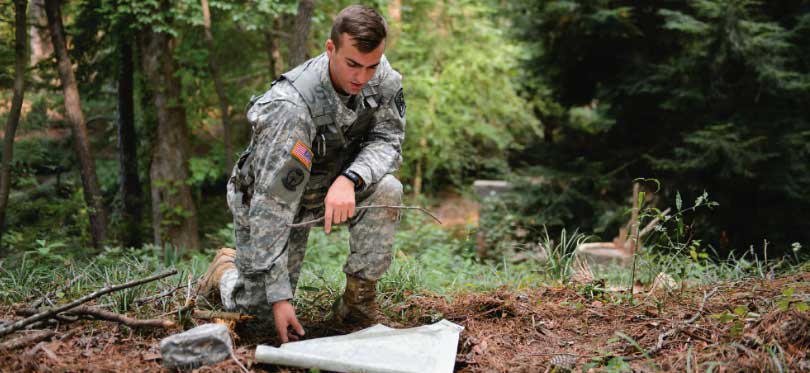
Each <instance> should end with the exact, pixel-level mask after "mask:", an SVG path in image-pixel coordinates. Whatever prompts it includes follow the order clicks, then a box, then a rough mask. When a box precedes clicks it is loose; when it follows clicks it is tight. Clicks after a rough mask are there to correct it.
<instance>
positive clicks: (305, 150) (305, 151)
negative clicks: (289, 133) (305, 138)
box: [290, 140, 313, 170]
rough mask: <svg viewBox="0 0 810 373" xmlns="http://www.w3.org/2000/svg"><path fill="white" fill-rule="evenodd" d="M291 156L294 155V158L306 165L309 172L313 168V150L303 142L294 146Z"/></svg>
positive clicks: (297, 142) (299, 141) (298, 142)
mask: <svg viewBox="0 0 810 373" xmlns="http://www.w3.org/2000/svg"><path fill="white" fill-rule="evenodd" d="M290 154H292V156H293V157H295V159H297V160H298V161H299V162H301V163H302V164H303V165H304V167H306V168H307V170H309V169H310V168H312V156H313V155H312V150H310V149H309V147H307V146H306V145H304V143H303V142H301V140H298V141H296V142H295V146H293V148H292V150H291V151H290Z"/></svg>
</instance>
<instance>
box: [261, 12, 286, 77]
mask: <svg viewBox="0 0 810 373" xmlns="http://www.w3.org/2000/svg"><path fill="white" fill-rule="evenodd" d="M271 27H273V29H272V30H270V29H265V30H264V45H265V49H266V50H267V62H268V67H269V71H270V79H276V78H278V77H279V76H281V74H283V73H284V60H283V59H282V58H281V42H280V41H279V37H278V35H279V31H281V17H280V16H276V17H273V22H272V26H271Z"/></svg>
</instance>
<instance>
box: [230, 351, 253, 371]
mask: <svg viewBox="0 0 810 373" xmlns="http://www.w3.org/2000/svg"><path fill="white" fill-rule="evenodd" d="M231 359H233V361H234V362H235V363H236V365H238V366H239V368H241V369H242V371H243V372H245V373H249V371H248V370H247V368H245V366H244V365H242V363H240V362H239V359H237V358H236V354H235V353H233V349H231Z"/></svg>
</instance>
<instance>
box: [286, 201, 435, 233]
mask: <svg viewBox="0 0 810 373" xmlns="http://www.w3.org/2000/svg"><path fill="white" fill-rule="evenodd" d="M382 208H386V209H398V210H419V211H422V212H424V213H425V214H428V216H430V217H431V218H433V220H435V221H436V222H438V223H439V224H442V221H441V220H439V218H437V217H436V215H433V213H431V212H430V211H428V210H426V209H425V208H423V207H419V206H388V205H368V206H360V207H357V208H356V209H355V210H366V209H382ZM323 219H324V218H323V216H321V217H320V218H317V219H315V220H309V221H304V222H300V223H293V224H287V227H288V228H308V227H314V226H316V225H318V224H319V223H321V222H323Z"/></svg>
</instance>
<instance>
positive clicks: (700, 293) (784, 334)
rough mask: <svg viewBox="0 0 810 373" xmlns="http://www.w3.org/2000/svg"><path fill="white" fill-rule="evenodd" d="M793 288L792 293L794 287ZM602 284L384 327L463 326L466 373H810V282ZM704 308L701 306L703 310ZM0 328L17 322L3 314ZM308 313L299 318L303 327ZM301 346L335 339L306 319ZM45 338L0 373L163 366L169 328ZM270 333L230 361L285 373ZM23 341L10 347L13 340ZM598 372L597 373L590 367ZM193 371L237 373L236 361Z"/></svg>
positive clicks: (440, 310)
mask: <svg viewBox="0 0 810 373" xmlns="http://www.w3.org/2000/svg"><path fill="white" fill-rule="evenodd" d="M791 289H792V290H791ZM622 297H624V295H623V294H620V293H615V292H603V291H602V290H601V286H599V284H586V285H581V286H567V287H556V288H539V289H532V290H528V291H525V292H507V291H504V290H501V291H495V292H491V293H476V294H458V295H456V296H454V297H452V299H450V300H448V299H445V298H442V297H437V296H411V297H410V299H409V301H408V302H407V303H404V304H402V305H400V306H397V307H387V308H386V313H387V315H388V316H389V317H390V319H389V320H387V322H386V323H387V324H388V325H392V326H395V327H410V326H417V325H424V324H428V323H432V322H435V321H437V320H439V319H441V318H446V319H448V320H450V321H452V322H455V323H457V324H460V325H462V326H464V327H465V330H464V331H463V332H462V334H461V338H460V341H459V346H458V354H457V357H456V370H457V371H461V372H507V371H508V372H546V371H565V370H567V369H573V370H575V371H582V370H585V371H588V370H592V371H606V370H611V369H613V371H619V370H621V368H624V369H625V370H627V369H632V370H634V371H679V372H680V371H687V370H693V371H695V370H699V371H706V370H707V369H708V368H711V367H715V369H714V370H713V371H719V372H737V371H773V372H781V371H810V356H808V353H810V312H808V311H807V310H806V309H803V308H804V306H803V305H807V304H808V303H810V273H802V274H797V275H792V276H788V277H783V278H777V279H775V280H747V281H740V282H736V283H726V284H722V285H719V286H716V287H705V288H694V289H686V290H680V289H676V290H674V291H672V292H670V293H665V292H659V293H656V294H652V295H651V294H650V293H641V294H636V296H635V301H634V302H633V303H634V304H633V305H631V304H629V303H628V302H626V301H620V299H621V298H622ZM704 299H705V300H706V301H705V302H704ZM2 311H3V312H2V313H0V319H6V320H8V319H13V318H16V316H12V313H13V306H4V308H3V309H2ZM306 317H308V316H305V318H306ZM304 322H305V327H306V328H307V334H308V337H318V336H326V335H335V334H341V333H345V332H350V331H351V330H341V329H334V328H333V326H330V325H328V324H326V323H324V322H323V321H320V320H312V319H310V320H306V319H305V321H304ZM56 330H57V334H56V335H55V336H54V337H53V338H52V339H50V340H48V341H44V342H40V343H39V344H35V345H28V346H25V347H23V348H20V349H17V350H14V351H3V352H0V370H1V371H38V372H39V371H41V372H122V371H159V370H164V371H168V370H167V369H165V368H161V365H160V354H159V350H158V343H159V341H160V338H162V337H164V336H166V335H167V334H168V333H167V332H164V331H151V332H143V331H133V330H131V329H129V328H126V327H122V326H117V325H115V324H112V323H108V322H101V321H83V322H77V323H72V324H69V325H66V326H60V327H58V328H57V329H56ZM270 330H271V329H270V327H269V326H268V325H261V324H260V323H257V322H249V323H247V324H244V325H240V326H239V327H238V328H237V333H238V334H239V336H240V337H239V339H238V340H237V341H236V356H237V358H238V359H239V360H240V361H241V362H242V363H243V364H245V365H246V366H247V367H248V369H250V370H251V371H259V372H267V371H290V372H297V371H298V370H287V369H284V368H279V367H273V366H267V365H261V364H256V363H255V362H254V360H253V352H254V351H255V346H256V344H261V343H265V344H274V343H276V342H275V341H274V340H273V339H272V336H271V335H272V333H271V332H270ZM25 333H30V331H26V332H18V333H15V334H14V335H12V336H10V337H7V338H5V340H9V339H11V338H15V337H17V336H20V335H24V334H25ZM594 366H595V367H596V368H593V367H594ZM197 371H199V372H222V371H231V372H239V371H240V369H239V368H238V366H237V365H236V364H235V363H234V362H233V361H225V362H222V363H219V364H217V365H215V366H210V367H204V368H201V369H198V370H197Z"/></svg>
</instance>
